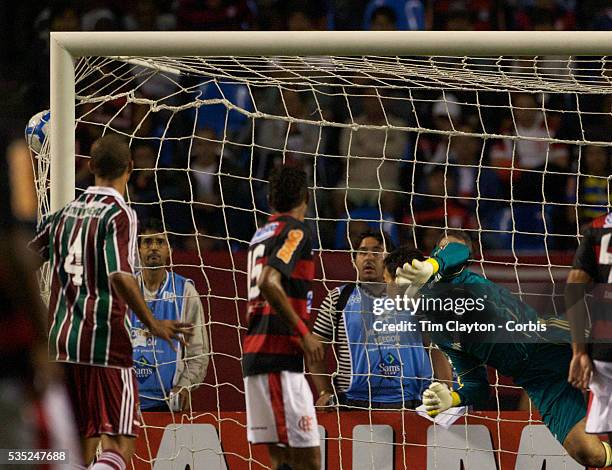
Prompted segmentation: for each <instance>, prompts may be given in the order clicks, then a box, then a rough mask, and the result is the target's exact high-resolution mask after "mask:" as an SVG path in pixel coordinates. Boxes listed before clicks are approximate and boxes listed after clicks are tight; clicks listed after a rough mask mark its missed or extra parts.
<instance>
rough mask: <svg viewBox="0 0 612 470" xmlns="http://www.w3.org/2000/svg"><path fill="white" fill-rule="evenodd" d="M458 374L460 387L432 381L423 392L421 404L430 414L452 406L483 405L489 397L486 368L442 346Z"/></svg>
mask: <svg viewBox="0 0 612 470" xmlns="http://www.w3.org/2000/svg"><path fill="white" fill-rule="evenodd" d="M444 350H445V352H446V353H447V354H448V356H449V357H450V359H451V362H452V364H453V367H454V369H455V370H456V371H457V375H458V376H459V383H460V387H459V389H457V390H454V391H452V390H451V389H450V388H449V387H448V386H447V385H446V384H444V383H440V382H434V383H432V384H431V385H430V386H429V388H428V389H427V390H425V392H424V393H423V404H424V405H425V407H426V409H427V413H428V414H429V415H430V416H436V415H438V414H439V413H442V412H444V411H446V410H448V409H449V408H450V407H453V406H467V405H475V406H479V405H483V404H484V403H486V401H487V400H488V398H489V382H488V380H487V370H486V368H485V367H484V366H483V365H482V364H481V363H479V362H477V361H476V360H474V359H472V358H471V357H470V356H469V355H467V354H466V353H464V352H461V351H456V350H454V349H450V348H444Z"/></svg>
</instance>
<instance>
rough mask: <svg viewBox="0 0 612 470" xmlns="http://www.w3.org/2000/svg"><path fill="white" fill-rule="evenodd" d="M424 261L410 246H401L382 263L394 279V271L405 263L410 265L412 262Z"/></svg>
mask: <svg viewBox="0 0 612 470" xmlns="http://www.w3.org/2000/svg"><path fill="white" fill-rule="evenodd" d="M415 259H418V260H419V261H424V260H425V256H424V255H423V253H421V252H420V251H419V250H417V249H416V248H414V247H413V246H411V245H402V246H400V247H399V248H396V249H395V250H393V251H392V252H391V253H389V254H388V255H387V256H386V257H385V259H384V261H383V263H384V265H385V269H386V270H387V272H388V273H389V274H390V275H391V277H393V279H395V271H396V270H397V268H401V267H402V266H403V265H404V264H405V263H412V260H415Z"/></svg>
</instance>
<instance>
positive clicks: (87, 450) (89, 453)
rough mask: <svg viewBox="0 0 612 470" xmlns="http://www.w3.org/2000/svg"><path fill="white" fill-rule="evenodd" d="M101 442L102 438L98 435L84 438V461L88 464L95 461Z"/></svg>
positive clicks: (82, 445) (82, 447) (82, 444)
mask: <svg viewBox="0 0 612 470" xmlns="http://www.w3.org/2000/svg"><path fill="white" fill-rule="evenodd" d="M99 443H100V438H99V437H98V436H95V437H86V438H84V439H82V441H81V449H82V450H83V462H85V463H87V464H89V463H90V462H93V459H94V457H95V456H96V449H97V448H98V444H99Z"/></svg>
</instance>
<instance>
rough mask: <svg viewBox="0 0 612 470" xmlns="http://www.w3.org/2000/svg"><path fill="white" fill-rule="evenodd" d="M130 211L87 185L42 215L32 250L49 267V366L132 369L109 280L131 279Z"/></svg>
mask: <svg viewBox="0 0 612 470" xmlns="http://www.w3.org/2000/svg"><path fill="white" fill-rule="evenodd" d="M136 237H137V219H136V214H135V212H134V211H133V210H132V209H130V208H129V207H128V206H127V204H126V203H125V201H124V199H123V197H122V196H121V195H120V194H119V193H118V192H117V191H115V190H114V189H112V188H108V187H98V186H92V187H90V188H88V189H87V191H85V192H84V193H83V194H82V195H81V196H79V197H78V198H77V199H75V200H74V201H72V202H71V203H69V204H68V205H66V206H65V207H64V208H62V209H60V210H59V211H57V212H55V213H53V214H51V215H49V216H48V217H46V218H45V219H44V220H43V221H42V222H41V224H40V225H39V227H38V230H37V235H36V237H35V238H34V239H33V240H32V242H30V247H31V248H32V249H33V250H35V251H36V252H38V254H39V255H40V256H41V257H42V258H43V259H45V260H49V262H50V265H51V295H50V300H49V354H50V357H51V359H52V360H55V361H62V362H74V363H80V364H91V365H98V366H106V367H132V364H133V362H132V343H131V339H130V323H129V318H128V316H127V304H126V303H125V301H124V300H123V299H122V298H121V297H119V296H118V295H117V294H116V293H115V292H113V289H112V286H111V282H110V275H111V274H113V273H115V272H125V273H128V274H133V271H134V262H135V259H136Z"/></svg>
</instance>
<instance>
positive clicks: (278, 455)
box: [268, 444, 295, 470]
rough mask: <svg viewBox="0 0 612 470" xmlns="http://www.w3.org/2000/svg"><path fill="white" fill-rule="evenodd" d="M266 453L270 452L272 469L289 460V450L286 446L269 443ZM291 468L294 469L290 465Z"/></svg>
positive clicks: (274, 469)
mask: <svg viewBox="0 0 612 470" xmlns="http://www.w3.org/2000/svg"><path fill="white" fill-rule="evenodd" d="M268 453H269V454H270V463H271V464H272V470H277V469H278V468H280V466H281V465H283V464H286V463H290V462H291V452H290V449H289V448H288V447H280V446H277V445H276V444H270V445H269V446H268ZM292 470H295V469H293V467H292Z"/></svg>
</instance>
